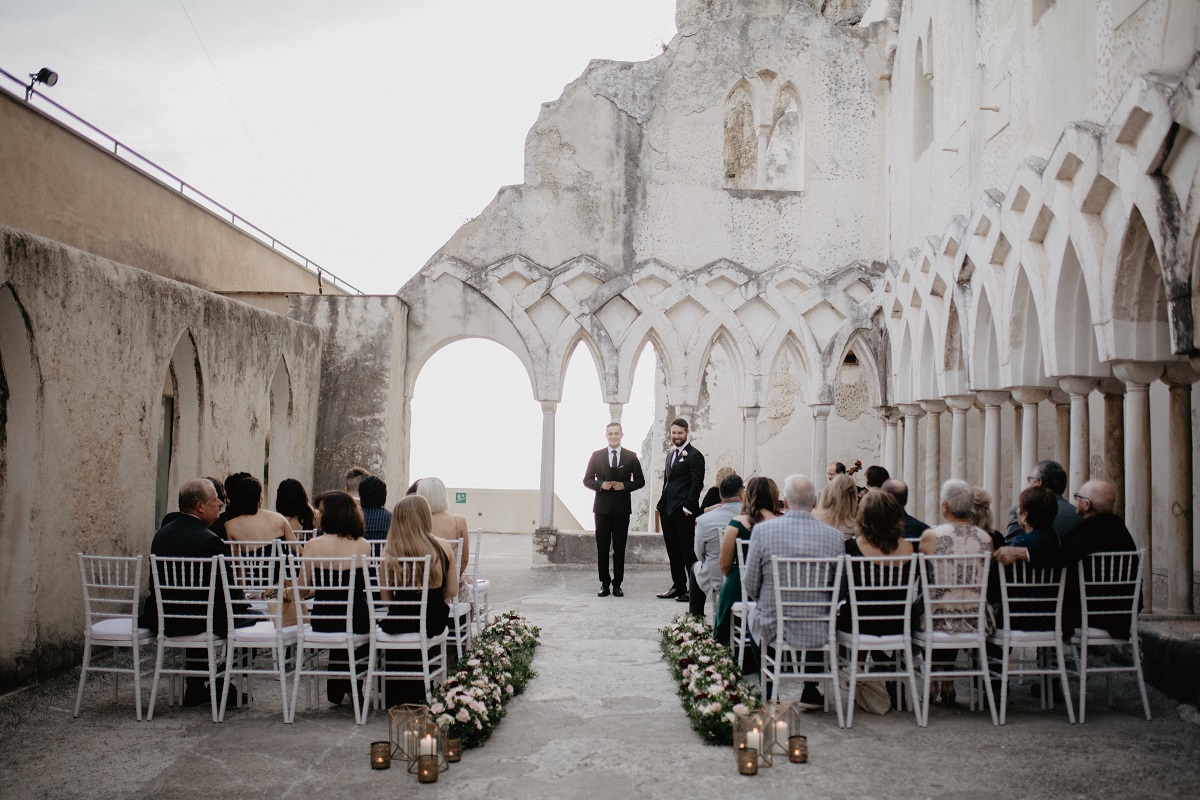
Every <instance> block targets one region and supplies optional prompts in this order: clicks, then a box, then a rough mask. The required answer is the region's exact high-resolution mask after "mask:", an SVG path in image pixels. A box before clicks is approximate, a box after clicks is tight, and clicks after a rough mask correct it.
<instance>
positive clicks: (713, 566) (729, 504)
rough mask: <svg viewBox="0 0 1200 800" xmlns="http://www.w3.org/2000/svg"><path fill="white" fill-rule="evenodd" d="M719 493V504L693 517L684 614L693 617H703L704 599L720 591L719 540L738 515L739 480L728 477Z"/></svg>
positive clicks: (740, 505)
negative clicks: (693, 557)
mask: <svg viewBox="0 0 1200 800" xmlns="http://www.w3.org/2000/svg"><path fill="white" fill-rule="evenodd" d="M717 489H718V490H719V491H720V493H721V505H719V506H717V507H716V508H714V509H713V510H712V511H709V512H707V513H704V514H701V515H700V516H699V517H697V518H696V542H695V547H694V548H693V549H694V550H695V553H696V562H695V563H694V564H692V569H691V574H690V575H689V576H688V578H689V582H690V586H689V589H688V596H689V597H690V600H689V603H688V611H690V612H691V613H692V614H694V615H695V616H697V617H703V616H704V600H705V599H706V598H707V597H708V596H709V595H710V594H712V593H714V592H717V591H720V589H721V584H722V583H724V582H725V576H724V575H723V574H722V573H721V563H720V562H721V537H722V536H724V535H725V529H726V528H727V527H729V521H730V520H731V519H733V518H734V517H736V516H737V515H738V514H740V513H742V479H741V477H739V476H738V475H730V476H729V477H727V478H725V480H723V481H721V485H720V486H718V487H717Z"/></svg>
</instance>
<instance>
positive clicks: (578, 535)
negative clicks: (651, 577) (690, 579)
mask: <svg viewBox="0 0 1200 800" xmlns="http://www.w3.org/2000/svg"><path fill="white" fill-rule="evenodd" d="M669 563H670V562H669V561H668V560H667V548H666V545H665V544H664V543H663V537H662V534H661V533H630V534H629V540H628V542H626V545H625V564H626V565H634V564H662V565H666V564H669ZM533 565H534V566H535V567H546V566H552V567H553V566H569V565H588V566H593V567H594V566H595V565H596V534H594V533H592V532H591V531H560V530H555V529H553V528H539V529H537V530H536V531H534V532H533Z"/></svg>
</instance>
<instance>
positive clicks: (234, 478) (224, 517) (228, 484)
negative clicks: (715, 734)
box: [210, 472, 250, 539]
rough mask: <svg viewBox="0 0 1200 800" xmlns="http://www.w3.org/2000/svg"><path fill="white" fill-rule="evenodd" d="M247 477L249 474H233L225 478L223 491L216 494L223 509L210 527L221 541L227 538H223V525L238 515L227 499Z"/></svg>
mask: <svg viewBox="0 0 1200 800" xmlns="http://www.w3.org/2000/svg"><path fill="white" fill-rule="evenodd" d="M249 477H250V473H249V472H235V473H233V474H231V475H229V476H228V477H227V478H225V491H224V492H218V495H220V496H221V498H222V500H221V502H222V504H223V505H224V507H225V508H224V510H223V511H222V512H221V516H219V517H217V521H216V522H214V523H213V524H212V525H211V526H210V527H211V528H212V532H213V533H215V534H216V535H217V536H220V537H221V538H222V539H225V538H227V537H226V536H225V523H226V522H228V521H229V520H231V519H233V518H234V517H236V516H237V515H238V512H236V511H234V509H233V507H232V506H230V504H229V498H231V497H233V490H234V487H235V486H237V484H238V483H239V482H241V481H242V480H244V479H246V478H249Z"/></svg>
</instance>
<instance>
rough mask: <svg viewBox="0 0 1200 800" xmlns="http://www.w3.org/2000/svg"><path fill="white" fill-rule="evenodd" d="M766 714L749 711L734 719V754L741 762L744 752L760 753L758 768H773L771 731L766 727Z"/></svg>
mask: <svg viewBox="0 0 1200 800" xmlns="http://www.w3.org/2000/svg"><path fill="white" fill-rule="evenodd" d="M765 716H766V715H765V714H764V713H763V712H762V711H761V710H759V711H749V712H747V713H745V714H738V715H737V716H735V717H734V718H733V749H734V754H735V755H738V756H739V759H738V760H739V761H740V760H741V753H740V751H742V750H757V751H758V766H760V767H769V766H771V752H770V749H769V740H768V739H767V737H768V735H769V731H768V730H767V727H766V721H765Z"/></svg>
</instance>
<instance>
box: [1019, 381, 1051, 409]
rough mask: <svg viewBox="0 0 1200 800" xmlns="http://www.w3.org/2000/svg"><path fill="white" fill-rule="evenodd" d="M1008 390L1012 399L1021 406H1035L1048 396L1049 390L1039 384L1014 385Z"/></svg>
mask: <svg viewBox="0 0 1200 800" xmlns="http://www.w3.org/2000/svg"><path fill="white" fill-rule="evenodd" d="M1010 391H1011V392H1012V396H1013V400H1016V401H1017V402H1018V403H1020V404H1021V405H1023V406H1036V405H1037V404H1038V403H1040V402H1042V401H1043V400H1045V399H1046V398H1048V397H1049V396H1050V390H1049V389H1045V388H1043V387H1041V386H1014V387H1012V389H1011V390H1010Z"/></svg>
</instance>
